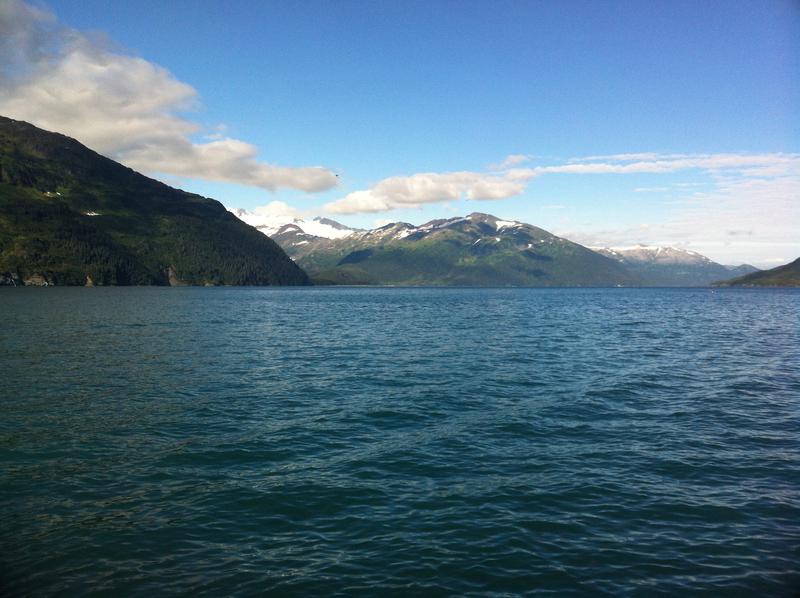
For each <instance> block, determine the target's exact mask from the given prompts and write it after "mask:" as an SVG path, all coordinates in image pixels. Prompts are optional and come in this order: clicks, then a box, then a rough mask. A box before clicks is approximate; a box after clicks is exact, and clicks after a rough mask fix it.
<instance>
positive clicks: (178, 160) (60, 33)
mask: <svg viewBox="0 0 800 598" xmlns="http://www.w3.org/2000/svg"><path fill="white" fill-rule="evenodd" d="M0 40H2V41H0V65H2V66H0V114H3V115H5V116H8V117H11V118H16V119H20V120H26V121H28V122H31V123H33V124H35V125H37V126H39V127H42V128H44V129H48V130H53V131H58V132H60V133H64V134H66V135H70V136H72V137H75V138H77V139H78V140H79V141H81V142H83V143H85V144H86V145H88V146H89V147H91V148H92V149H95V150H97V151H99V152H100V153H103V154H106V155H108V156H111V157H113V158H114V159H117V160H119V161H120V162H122V163H124V164H126V165H128V166H130V167H132V168H136V169H138V170H143V171H145V172H148V173H156V172H160V173H166V174H170V175H176V176H184V177H190V178H201V179H208V180H214V181H224V182H232V183H239V184H243V185H249V186H256V187H261V188H264V189H268V190H274V189H276V188H278V187H287V188H292V189H299V190H302V191H308V192H313V191H322V190H325V189H329V188H331V187H333V186H335V184H336V176H335V174H334V173H332V172H331V171H330V170H328V169H326V168H323V167H317V166H314V167H287V166H276V165H273V164H268V163H264V162H260V161H258V160H257V158H256V156H257V153H258V150H257V148H256V147H255V146H253V145H250V144H248V143H245V142H243V141H240V140H237V139H231V138H228V137H225V136H224V128H220V127H218V128H217V130H215V131H213V132H212V133H211V140H210V141H207V142H205V143H197V142H194V141H192V139H191V137H192V136H193V135H195V134H197V133H199V132H200V131H201V127H200V126H199V125H198V124H197V123H195V122H192V121H191V120H188V119H187V118H185V117H184V116H183V115H182V114H181V113H182V112H183V111H186V110H190V109H192V108H194V107H195V106H196V105H197V91H196V90H195V89H194V88H193V87H191V86H190V85H188V84H186V83H183V82H182V81H179V80H177V79H176V78H175V77H174V76H173V75H172V74H171V73H169V72H168V71H167V70H165V69H164V68H162V67H160V66H158V65H155V64H153V63H151V62H148V61H147V60H144V59H142V58H138V57H134V56H129V55H126V54H123V53H120V52H116V51H112V50H110V49H108V45H109V44H107V43H102V41H100V40H98V39H94V38H89V37H88V36H85V35H83V34H81V33H78V32H76V31H74V30H71V29H68V28H66V27H62V26H60V25H59V24H58V23H57V21H56V19H55V17H54V16H53V15H52V14H50V13H46V12H43V11H40V10H37V9H35V8H32V7H30V6H28V5H26V4H24V3H22V2H20V1H18V0H3V1H2V2H1V3H0Z"/></svg>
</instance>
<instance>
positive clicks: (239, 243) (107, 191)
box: [0, 117, 309, 285]
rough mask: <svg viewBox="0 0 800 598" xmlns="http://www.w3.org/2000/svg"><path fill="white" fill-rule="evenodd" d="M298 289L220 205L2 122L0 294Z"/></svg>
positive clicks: (300, 281)
mask: <svg viewBox="0 0 800 598" xmlns="http://www.w3.org/2000/svg"><path fill="white" fill-rule="evenodd" d="M177 281H180V283H181V284H231V285H304V284H309V282H308V277H307V276H306V275H305V273H304V272H303V271H302V270H301V269H300V268H299V267H298V266H296V265H295V264H294V262H292V260H291V259H289V257H288V256H286V254H285V253H284V252H283V250H282V249H281V248H280V247H279V246H278V245H277V244H276V243H274V242H273V241H272V240H271V239H269V238H268V237H266V236H265V235H263V234H261V233H260V232H259V231H257V230H256V229H254V228H253V227H251V226H249V225H247V224H245V223H243V222H242V221H240V220H239V219H238V218H236V217H235V216H234V215H233V214H231V213H229V212H228V211H227V210H226V209H225V208H224V207H223V206H222V204H220V203H219V202H217V201H215V200H213V199H208V198H205V197H201V196H199V195H195V194H192V193H186V192H184V191H180V190H178V189H173V188H172V187H169V186H167V185H165V184H163V183H160V182H158V181H155V180H153V179H150V178H148V177H146V176H143V175H141V174H139V173H137V172H134V171H133V170H131V169H129V168H126V167H125V166H123V165H121V164H118V163H117V162H114V161H113V160H110V159H108V158H105V157H104V156H101V155H99V154H97V153H95V152H93V151H92V150H90V149H88V148H87V147H85V146H83V145H81V144H80V143H78V142H77V141H75V140H74V139H71V138H69V137H65V136H64V135H60V134H57V133H50V132H47V131H43V130H41V129H38V128H36V127H34V126H33V125H30V124H28V123H25V122H21V121H15V120H12V119H8V118H3V117H0V284H12V285H14V284H17V285H18V284H41V285H44V284H56V285H63V284H67V285H85V284H87V283H90V284H93V285H125V284H161V285H166V284H176V283H177Z"/></svg>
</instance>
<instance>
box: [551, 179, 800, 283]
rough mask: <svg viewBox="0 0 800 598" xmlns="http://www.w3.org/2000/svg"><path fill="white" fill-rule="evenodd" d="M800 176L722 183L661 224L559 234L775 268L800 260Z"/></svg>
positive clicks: (696, 196)
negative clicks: (680, 250)
mask: <svg viewBox="0 0 800 598" xmlns="http://www.w3.org/2000/svg"><path fill="white" fill-rule="evenodd" d="M798 198H800V173H798V174H797V175H792V174H789V175H785V176H781V177H777V178H747V177H743V176H729V177H724V178H720V179H719V180H718V181H717V186H716V187H715V188H714V189H713V190H711V191H705V192H695V193H692V194H690V195H688V196H687V197H685V198H684V199H683V200H682V201H681V202H680V203H679V204H678V205H677V207H676V209H675V210H674V211H673V212H672V214H671V215H670V216H669V217H668V218H666V219H665V220H664V221H663V222H661V223H656V224H647V225H639V226H637V227H628V228H620V229H616V230H598V231H585V230H584V231H560V232H559V233H558V234H560V235H563V236H566V237H567V238H569V239H572V240H574V241H577V242H578V243H582V244H584V245H591V246H605V247H611V246H630V245H637V244H643V245H660V246H673V247H683V248H687V249H693V250H695V251H698V252H699V253H702V254H704V255H707V256H708V257H710V258H711V259H713V260H716V261H718V262H720V263H724V264H739V263H744V262H748V263H752V264H754V265H756V266H762V267H770V266H771V265H775V264H778V263H785V262H788V261H790V260H792V259H795V258H796V257H797V256H800V240H798V235H797V230H798V228H800V201H798Z"/></svg>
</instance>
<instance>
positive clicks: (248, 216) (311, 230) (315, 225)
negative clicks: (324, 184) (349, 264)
mask: <svg viewBox="0 0 800 598" xmlns="http://www.w3.org/2000/svg"><path fill="white" fill-rule="evenodd" d="M228 211H230V212H231V213H233V214H234V215H235V216H236V217H237V218H239V220H242V221H244V222H246V223H247V224H249V225H250V226H254V227H255V228H257V229H258V230H260V231H261V232H262V233H264V234H265V235H267V236H269V237H272V236H273V235H275V234H276V233H278V231H279V230H281V228H282V227H284V226H286V225H294V226H296V227H298V228H299V229H300V230H301V231H302V232H304V233H306V234H309V235H313V236H315V237H322V238H325V239H341V238H343V237H346V236H348V235H350V234H351V233H353V232H356V230H358V229H353V228H348V227H347V226H345V225H343V224H341V223H339V222H336V221H335V220H330V219H328V218H320V217H316V218H313V219H311V220H304V219H302V218H295V217H293V216H285V215H272V214H266V215H265V214H259V213H258V212H250V211H247V210H243V209H241V208H228Z"/></svg>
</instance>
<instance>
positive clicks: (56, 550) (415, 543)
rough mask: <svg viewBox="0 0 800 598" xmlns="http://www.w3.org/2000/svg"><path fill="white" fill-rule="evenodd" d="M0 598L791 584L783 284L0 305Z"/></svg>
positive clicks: (797, 392) (218, 295)
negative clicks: (776, 286)
mask: <svg viewBox="0 0 800 598" xmlns="http://www.w3.org/2000/svg"><path fill="white" fill-rule="evenodd" d="M0 316H2V327H1V328H0V370H1V372H2V380H1V382H2V385H1V386H0V409H2V412H1V413H2V416H1V417H0V594H3V595H63V596H80V595H106V596H119V595H139V596H142V595H165V594H185V595H206V596H219V595H229V594H234V595H260V594H272V595H303V596H306V595H307V596H335V595H380V596H382V597H386V596H420V595H426V596H427V595H495V596H502V595H517V594H528V593H535V592H539V593H541V594H543V595H547V594H550V595H554V596H568V595H579V596H620V595H622V596H655V595H682V596H685V595H709V596H712V595H713V596H750V595H759V596H792V595H796V594H797V592H798V590H800V292H798V291H790V290H735V289H720V290H715V291H714V290H710V289H670V290H667V289H605V290H602V289H573V290H571V289H546V290H527V289H494V290H492V289H489V290H481V289H369V288H367V289H347V288H338V289H331V288H328V289H325V288H317V289H238V288H232V289H226V288H214V289H198V288H174V289H170V288H127V289H126V288H94V289H82V288H47V289H29V288H28V289H2V290H0Z"/></svg>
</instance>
